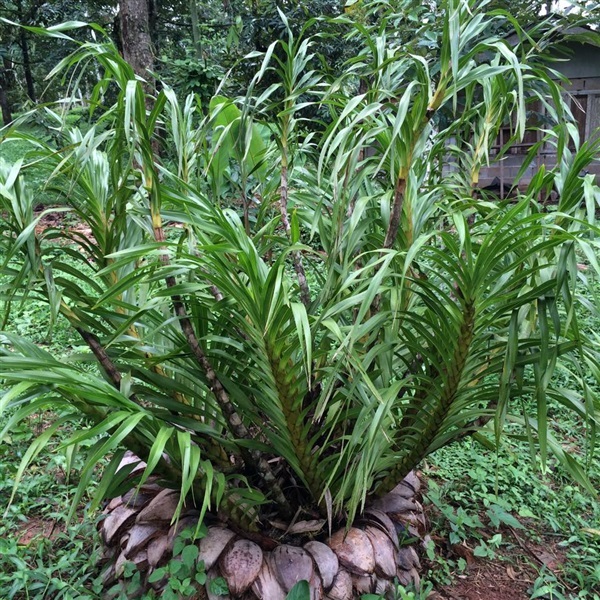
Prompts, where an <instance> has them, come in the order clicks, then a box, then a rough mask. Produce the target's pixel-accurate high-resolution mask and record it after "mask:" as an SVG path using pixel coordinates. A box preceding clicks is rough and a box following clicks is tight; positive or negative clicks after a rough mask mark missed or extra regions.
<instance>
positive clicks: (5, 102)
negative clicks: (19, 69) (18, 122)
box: [0, 57, 12, 125]
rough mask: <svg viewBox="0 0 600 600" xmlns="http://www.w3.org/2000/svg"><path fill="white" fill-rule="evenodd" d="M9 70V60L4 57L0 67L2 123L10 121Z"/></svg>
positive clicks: (5, 123)
mask: <svg viewBox="0 0 600 600" xmlns="http://www.w3.org/2000/svg"><path fill="white" fill-rule="evenodd" d="M10 83H11V72H10V61H9V60H8V58H6V57H4V58H3V60H2V66H1V67H0V110H1V111H2V122H3V125H8V124H9V123H12V111H11V108H10V101H9V99H8V90H9V89H10V87H11V86H10Z"/></svg>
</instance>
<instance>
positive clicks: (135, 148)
mask: <svg viewBox="0 0 600 600" xmlns="http://www.w3.org/2000/svg"><path fill="white" fill-rule="evenodd" d="M373 10H374V11H375V12H376V14H377V16H378V21H377V25H376V26H375V27H372V28H370V27H368V26H366V25H364V24H362V23H358V24H355V25H356V28H355V30H354V32H353V34H352V35H353V36H354V37H355V40H356V44H357V47H360V50H359V51H358V53H357V57H356V58H355V59H354V60H352V61H351V62H350V63H349V65H348V68H347V70H346V73H345V75H344V76H343V77H342V78H341V79H338V80H336V81H328V80H327V79H326V76H325V75H324V74H321V73H319V72H317V71H316V70H314V69H313V68H311V66H312V65H313V60H312V59H313V57H312V55H311V42H310V39H309V38H307V37H304V33H303V35H302V36H301V37H300V38H295V37H294V36H293V35H292V34H291V32H289V36H288V38H287V39H285V40H282V41H280V42H278V43H276V44H274V45H273V46H272V47H271V48H269V50H268V51H267V52H266V54H265V56H264V58H263V63H262V67H261V69H260V70H259V72H258V73H257V74H256V77H255V78H254V80H253V85H252V86H251V89H250V90H249V93H248V96H247V97H246V98H244V99H242V100H240V101H238V102H234V101H231V100H229V99H227V98H225V97H222V96H217V97H215V98H214V99H213V100H212V101H211V103H210V106H209V107H202V106H198V104H197V103H196V99H195V98H194V97H192V96H190V97H188V98H187V99H185V100H184V101H183V102H180V101H179V99H178V98H177V97H176V96H175V94H174V93H173V92H172V91H171V90H170V89H169V88H168V87H164V88H163V89H162V90H161V91H160V92H159V93H158V94H153V93H152V92H151V90H149V87H148V86H147V85H146V86H144V85H142V82H141V81H140V80H139V79H137V78H136V77H135V75H134V73H133V71H132V70H131V67H130V66H129V65H127V64H126V63H125V62H124V61H123V60H122V59H121V58H120V57H119V55H118V53H117V52H116V49H115V48H114V47H113V46H112V44H111V43H109V42H97V41H93V42H89V43H79V44H78V45H77V47H76V49H75V51H74V53H73V54H72V55H71V56H70V57H68V58H67V59H65V60H64V61H63V62H62V63H61V64H59V65H58V66H57V68H56V71H57V72H60V71H61V70H63V69H70V68H77V67H78V66H81V65H85V64H86V63H87V62H88V61H89V60H94V61H97V62H98V64H99V65H100V68H101V70H102V72H103V74H104V78H103V80H102V81H101V82H100V83H99V84H98V86H97V87H96V90H95V92H94V95H93V97H92V98H91V100H90V105H91V108H92V110H95V109H98V107H99V106H102V111H101V112H100V113H98V112H97V113H96V120H95V122H94V123H93V124H92V125H90V126H89V127H86V128H85V129H79V128H78V127H76V126H66V127H64V128H62V129H61V132H62V134H63V135H64V143H63V144H62V145H60V144H59V146H58V149H56V147H55V146H54V145H52V146H49V145H48V144H46V143H45V142H44V140H38V139H31V138H28V141H29V142H30V143H32V145H33V146H34V148H35V149H36V152H37V153H38V156H39V157H40V159H42V158H43V159H44V162H45V164H46V165H48V166H49V169H50V170H51V172H52V174H53V177H52V178H51V179H50V182H49V183H48V184H47V189H51V190H53V191H54V192H55V193H57V194H60V195H61V202H62V203H63V205H64V207H65V208H64V210H67V209H68V210H69V211H71V213H72V214H73V215H75V216H76V218H77V219H78V221H80V222H81V223H83V224H84V225H85V227H86V229H85V231H82V230H80V229H76V230H75V229H68V228H66V229H64V228H47V229H43V230H40V229H39V228H37V227H36V225H37V224H38V222H39V219H40V218H41V215H40V214H39V213H36V212H35V211H34V208H35V203H36V202H35V198H34V196H33V195H32V193H31V191H30V190H28V186H27V182H26V174H27V171H26V170H25V172H24V175H25V176H23V173H21V170H22V165H20V164H19V163H17V164H15V165H12V166H11V165H6V164H2V165H0V201H1V202H2V205H1V209H2V216H1V219H2V224H3V230H4V231H5V234H4V235H3V236H2V237H0V244H2V251H3V259H4V260H3V275H4V277H5V279H4V283H3V288H2V289H3V299H4V301H5V307H6V311H7V312H6V318H5V322H7V321H8V318H9V316H10V311H11V310H14V308H15V307H16V306H19V305H20V304H23V303H26V302H28V301H29V300H30V299H44V300H45V301H46V302H47V303H48V306H49V309H50V317H51V322H55V321H57V320H58V319H59V317H60V318H62V319H66V321H67V322H68V323H69V324H70V326H71V327H72V329H73V330H74V331H75V332H76V333H77V334H78V335H79V337H80V338H81V340H82V342H83V343H84V344H85V345H86V346H87V347H88V348H89V352H90V356H89V357H88V358H90V357H93V358H94V359H95V361H96V364H97V369H96V370H94V369H89V368H87V366H86V365H85V364H83V365H82V364H81V363H80V362H78V361H76V360H69V361H63V360H59V359H57V358H56V357H55V356H53V355H52V353H50V352H47V351H46V350H44V349H43V348H41V347H40V346H39V345H37V344H35V343H32V342H31V341H29V340H26V339H24V338H23V337H21V336H17V335H15V334H14V333H12V332H11V331H9V330H6V331H5V332H3V334H2V347H1V348H0V352H1V356H0V378H1V379H2V380H3V385H4V386H5V392H4V394H3V396H2V400H1V401H0V408H2V409H8V410H10V411H11V413H10V416H9V419H8V422H7V424H6V426H5V428H4V429H3V431H2V435H5V434H6V433H7V432H9V431H11V430H12V429H14V428H15V427H17V426H18V424H19V423H21V422H23V421H26V420H27V419H28V418H30V416H31V415H34V414H38V413H41V412H43V411H45V410H48V409H50V410H52V411H53V412H54V414H56V415H57V419H56V421H55V422H54V423H53V424H52V425H50V426H49V427H48V428H46V429H45V430H44V432H43V433H42V434H41V435H40V436H39V437H37V438H36V439H35V440H34V441H32V443H31V445H30V450H29V451H28V452H27V453H26V454H25V456H24V459H23V461H22V464H21V466H20V468H19V470H18V472H17V473H16V474H15V478H14V479H15V485H16V486H17V487H18V486H19V484H20V481H21V479H22V474H23V472H24V469H25V468H26V467H27V465H28V464H29V463H31V461H33V460H35V459H36V457H37V455H38V453H39V452H40V451H41V450H42V449H43V447H44V446H45V445H47V444H48V443H49V440H50V439H51V436H52V434H53V433H54V432H56V431H57V430H58V428H59V427H60V426H62V425H63V424H64V423H66V422H68V421H69V420H71V419H72V420H73V421H74V423H76V424H77V429H76V430H75V431H74V432H73V433H72V435H71V436H70V437H69V438H68V439H67V440H65V441H63V444H62V445H63V446H64V447H66V448H71V449H73V450H72V452H73V453H75V452H76V453H77V454H80V455H81V456H82V457H83V464H82V467H81V469H80V473H79V485H78V487H77V492H76V493H75V495H74V500H73V505H72V509H71V511H70V515H69V516H71V517H73V516H74V515H75V513H76V510H77V507H78V505H79V502H80V500H81V499H82V497H83V496H84V494H85V493H87V492H86V490H87V489H88V488H89V486H90V484H91V483H95V484H96V485H95V490H94V495H93V498H92V500H91V502H90V509H91V510H94V509H96V508H98V506H99V505H100V503H101V502H102V501H103V500H104V499H106V498H111V497H112V496H113V495H118V494H120V493H121V492H122V491H123V490H124V489H125V486H127V485H131V481H130V480H128V479H127V475H128V474H129V473H128V471H130V470H131V467H130V469H129V470H128V469H125V470H121V471H119V473H118V474H117V473H116V471H117V467H118V465H119V463H120V461H121V459H122V458H123V456H124V452H125V449H126V448H127V449H129V450H131V451H133V452H134V453H135V454H136V455H137V456H139V457H140V458H142V459H144V460H145V461H146V463H147V467H146V468H145V469H144V470H143V473H141V474H140V475H138V477H141V480H140V481H141V482H143V481H145V480H146V479H147V478H148V476H149V475H150V474H151V473H156V474H158V475H159V476H160V477H161V478H162V480H163V481H164V482H166V483H167V484H169V485H171V486H173V487H175V488H177V489H179V491H180V503H179V505H178V510H179V509H182V508H183V504H184V501H186V500H187V502H188V503H193V504H195V506H196V507H197V508H198V509H199V511H200V521H202V519H203V518H204V517H207V516H208V515H209V514H213V515H214V514H215V513H216V511H217V509H218V511H219V515H220V518H221V519H222V520H223V521H225V522H226V523H227V524H228V525H229V526H230V527H232V528H234V529H235V531H237V532H240V534H244V533H245V534H246V535H248V536H254V539H257V537H256V534H257V533H259V532H260V531H261V528H263V527H264V523H265V522H268V521H269V520H273V519H282V520H284V521H286V520H287V522H290V521H291V519H292V518H293V517H294V515H295V514H302V515H303V516H305V517H306V518H311V519H314V520H319V519H321V520H322V521H323V523H324V527H323V532H322V534H321V536H322V538H323V539H326V534H327V529H333V528H337V527H346V526H348V527H349V526H350V525H351V524H352V523H353V522H354V521H355V519H356V517H357V516H359V515H361V514H362V513H363V511H364V509H365V506H367V504H368V503H369V502H370V501H372V500H373V499H374V498H376V497H379V496H382V495H384V494H386V493H387V492H389V491H390V490H392V489H393V488H394V487H395V486H396V484H397V483H398V482H399V481H400V480H401V479H402V478H403V477H404V476H405V475H407V474H408V473H409V472H410V471H411V470H412V469H414V468H415V467H416V466H417V465H419V464H420V463H421V461H423V459H425V458H426V457H428V456H429V455H431V454H432V453H433V452H435V451H437V450H439V449H440V448H442V447H444V446H447V445H449V444H451V443H452V442H455V441H458V440H461V439H463V438H465V437H467V436H473V437H474V438H475V439H477V440H478V441H479V442H481V443H483V444H486V445H487V446H494V445H498V444H499V443H500V441H501V440H502V438H503V437H504V436H515V437H516V438H517V439H524V440H525V441H526V442H528V443H529V446H530V448H531V451H532V453H534V454H535V453H536V452H537V453H538V454H537V456H539V461H540V466H541V468H542V470H545V469H547V465H548V460H549V459H548V456H549V455H550V454H551V455H553V456H554V457H556V459H557V460H559V461H560V464H561V465H562V468H564V469H565V470H566V472H568V473H569V475H570V476H571V477H572V478H573V479H574V480H575V481H576V482H577V484H578V485H580V486H582V487H583V488H584V489H586V490H587V492H588V493H590V494H594V493H595V490H594V486H593V485H592V483H591V482H590V480H589V477H588V475H587V474H586V467H588V466H589V464H590V461H591V460H592V459H591V457H592V455H593V449H594V446H595V426H596V423H597V414H596V409H597V399H596V396H595V395H594V393H593V392H592V390H591V388H590V381H589V377H591V378H592V380H593V381H595V380H596V379H597V375H598V373H599V371H598V362H597V354H596V346H595V340H594V338H593V337H592V336H589V335H587V334H586V332H585V331H584V330H582V328H581V327H580V325H579V320H578V313H577V311H576V305H577V293H578V290H579V289H580V288H581V287H582V286H583V287H585V284H586V281H585V279H584V278H583V277H581V276H580V273H579V270H578V256H579V254H578V253H581V255H583V256H584V257H586V259H587V260H588V261H589V262H590V265H591V267H592V268H596V267H597V263H596V260H595V248H596V240H595V233H596V225H595V209H596V204H597V202H598V198H599V194H598V188H597V186H595V184H594V183H593V181H591V180H590V179H589V178H585V177H580V172H581V171H582V170H583V169H584V168H585V166H586V164H588V163H589V161H591V160H593V159H594V156H595V155H596V152H597V148H596V147H594V146H593V145H591V144H589V143H582V144H580V143H579V140H578V139H577V135H576V130H575V129H574V128H573V127H569V125H568V123H569V122H570V120H572V115H570V113H569V110H568V107H567V105H566V104H565V103H564V102H563V99H562V97H561V93H560V88H559V87H558V85H557V83H556V82H555V80H554V79H552V78H551V77H550V76H549V75H548V70H547V67H545V66H544V65H543V64H541V63H540V62H539V59H538V58H537V57H536V54H535V48H536V47H535V46H533V47H532V46H531V45H530V40H529V39H528V37H527V36H526V35H525V34H524V33H523V32H521V31H519V30H518V24H517V23H514V26H515V28H517V30H518V32H519V33H520V34H521V36H522V39H523V43H522V45H519V46H518V47H517V48H516V49H511V48H508V46H507V45H506V43H505V41H503V40H502V39H500V38H498V37H496V36H494V34H493V33H492V25H495V24H496V21H497V20H501V19H507V18H508V16H507V15H504V14H502V13H497V14H495V15H491V16H484V15H483V14H481V13H478V12H477V11H476V10H475V6H471V5H469V4H468V3H466V2H448V3H447V4H445V10H444V11H443V12H444V26H443V29H442V30H441V31H440V36H439V40H438V43H439V52H437V53H433V54H431V55H425V56H422V55H418V54H414V53H412V52H407V51H406V49H405V48H403V47H401V46H398V45H397V44H395V41H394V37H393V35H392V32H393V26H394V22H395V21H394V20H395V17H396V15H395V14H394V13H391V14H390V13H385V12H383V13H382V12H380V11H381V8H380V7H379V5H378V4H375V5H374V6H373ZM281 18H282V20H283V22H284V24H285V16H284V15H283V14H282V15H281ZM309 25H310V23H309ZM349 25H352V23H351V22H349ZM41 33H45V34H46V35H54V36H59V37H61V38H63V39H66V38H67V36H66V34H65V33H64V32H63V30H61V29H54V30H52V31H46V32H41ZM74 44H75V42H74ZM267 72H268V73H269V75H270V77H272V78H273V79H274V80H276V81H277V83H275V84H273V85H272V86H270V87H269V88H268V89H267V90H266V91H262V92H261V93H260V94H257V95H255V94H254V89H255V86H258V84H259V83H260V80H261V78H262V77H263V76H264V75H265V73H267ZM256 89H258V88H257V87H256ZM107 90H110V91H111V94H114V95H115V96H116V98H117V100H116V103H115V104H114V105H112V106H110V107H108V108H106V107H105V106H103V104H102V101H103V99H104V96H103V94H104V93H105V92H106V91H107ZM360 90H365V91H364V92H360V93H359V91H360ZM538 99H540V100H542V101H543V102H544V103H545V105H546V107H547V115H548V124H547V129H545V130H544V133H545V143H547V144H551V145H555V146H556V148H557V153H558V155H559V157H560V161H559V163H558V165H557V166H556V167H555V168H553V169H548V170H542V171H540V172H539V174H538V175H537V176H536V177H535V178H534V179H533V181H532V182H531V184H530V186H529V188H528V189H526V190H522V191H516V198H515V199H514V201H512V200H511V201H502V200H501V199H498V198H494V197H493V196H492V195H487V196H484V197H481V194H480V193H479V192H478V191H477V182H478V172H479V169H480V168H481V166H482V165H483V164H484V163H485V162H486V160H487V157H488V152H489V147H490V145H491V144H492V143H493V141H494V139H495V137H496V133H497V131H498V129H499V128H500V127H501V126H502V124H503V123H504V122H505V121H506V120H511V119H514V124H515V125H514V130H515V133H514V139H519V138H520V137H522V135H523V134H524V131H525V127H526V113H527V106H528V104H529V103H530V102H533V101H536V100H538ZM306 103H310V104H311V105H313V107H314V106H315V105H316V106H317V107H318V108H319V110H321V111H322V113H323V114H324V115H325V116H324V123H323V126H322V127H321V129H320V130H317V131H315V130H313V131H311V132H310V133H308V132H307V131H306V130H305V129H303V127H302V115H303V113H302V109H303V107H304V105H305V104H306ZM313 114H314V113H313ZM6 135H7V136H8V137H10V138H18V137H19V132H18V130H16V129H15V130H10V131H8V132H7V133H6ZM569 136H572V137H573V138H574V139H573V140H572V142H573V144H574V146H575V148H576V151H572V150H570V148H571V147H572V146H573V144H569V143H567V142H568V138H569ZM449 155H451V156H452V160H450V159H449ZM448 162H451V163H452V166H451V168H448ZM553 188H556V190H557V191H558V193H559V198H560V200H559V203H558V207H557V210H554V211H547V210H545V209H544V201H545V200H546V198H547V197H549V195H550V192H551V190H552V189H553ZM491 200H494V202H492V201H491ZM307 271H308V273H309V274H310V276H307ZM312 281H316V286H315V285H312V286H311V285H310V283H311V282H312ZM558 365H561V368H562V369H569V371H570V375H571V381H572V384H573V386H572V388H571V387H570V388H569V389H565V388H564V387H562V386H561V385H557V382H556V380H555V379H554V378H553V376H554V374H555V372H556V370H557V366H558ZM552 403H558V404H560V405H561V406H562V408H563V410H565V411H567V413H568V414H570V415H573V418H574V419H576V421H577V423H578V424H579V427H580V428H581V431H582V432H583V436H584V439H585V444H584V447H583V449H584V450H585V451H586V452H585V453H584V455H583V456H576V455H575V453H572V452H571V451H569V450H568V449H567V450H566V449H565V447H564V446H563V445H562V444H561V442H560V439H557V438H555V436H554V434H553V433H552V432H551V431H550V430H549V420H550V419H549V416H548V409H549V406H551V405H553V404H552ZM82 417H83V419H84V421H83V423H85V425H83V424H82V421H81V419H82ZM101 459H106V460H107V464H106V466H105V468H104V470H103V474H102V478H101V480H100V481H99V482H96V481H95V480H96V476H97V470H96V466H97V463H98V461H99V460H101ZM498 514H499V513H498ZM498 514H496V517H498ZM498 518H499V517H498ZM325 524H327V526H325ZM259 538H260V536H259ZM369 547H370V546H369ZM482 548H483V546H482ZM483 549H484V550H485V548H483ZM488 549H489V544H488ZM367 550H368V549H367ZM370 551H371V552H372V550H370ZM342 571H343V570H342ZM342 571H340V572H342ZM150 577H152V574H151V575H150ZM249 581H250V584H252V581H251V578H249ZM196 583H198V584H199V585H202V584H203V582H201V581H197V582H196ZM230 583H231V582H230ZM189 585H191V583H190V584H189ZM319 585H320V583H318V585H315V589H316V590H318V589H319ZM244 591H245V590H244ZM313 593H314V594H317V595H318V594H319V592H318V591H315V592H313Z"/></svg>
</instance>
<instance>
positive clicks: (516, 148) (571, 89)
mask: <svg viewBox="0 0 600 600" xmlns="http://www.w3.org/2000/svg"><path fill="white" fill-rule="evenodd" d="M569 33H574V34H578V33H586V34H587V35H588V36H589V34H590V33H591V32H590V31H588V30H585V29H583V28H577V30H575V29H573V30H569ZM575 39H577V38H576V37H575ZM598 44H599V45H595V44H594V43H590V42H581V41H570V42H563V43H562V44H561V45H560V47H557V50H556V52H557V59H560V60H559V61H557V62H555V63H553V64H552V68H553V69H554V70H556V71H558V72H559V73H561V74H562V75H564V76H565V77H566V78H567V79H568V80H569V83H568V84H567V85H565V90H566V92H567V95H566V99H567V101H568V102H569V105H570V107H571V112H572V113H573V117H574V118H575V120H576V122H577V128H578V130H579V138H580V140H581V141H583V140H589V139H594V138H596V137H600V129H599V128H600V35H599V36H598ZM543 119H544V114H543V108H542V107H541V106H540V105H539V103H538V104H531V105H528V121H529V123H530V124H531V125H532V126H533V127H534V128H533V129H530V130H527V131H526V133H525V136H524V139H523V141H522V142H521V143H520V144H515V145H513V146H511V147H510V148H509V150H508V151H507V152H506V153H505V154H504V156H503V157H502V158H499V159H497V160H494V159H493V156H494V154H496V153H497V152H498V151H499V150H500V148H502V147H503V146H504V144H505V142H506V140H508V139H509V138H510V135H511V128H510V126H507V127H505V128H502V129H501V131H500V135H499V136H498V139H497V140H496V144H495V146H494V148H493V150H492V152H491V155H490V161H491V163H490V166H489V167H484V168H482V169H481V171H480V175H479V186H480V187H482V188H485V187H492V188H494V189H497V190H498V191H499V193H500V195H501V196H504V195H505V194H506V193H507V192H508V191H509V190H510V188H512V187H513V186H514V185H515V184H517V185H518V186H519V187H525V186H527V184H528V183H529V182H530V181H531V178H532V177H533V176H534V175H535V173H537V171H538V169H539V167H540V166H541V165H546V166H547V167H548V168H551V167H554V166H555V165H556V153H555V149H554V147H553V146H552V145H550V144H541V145H540V146H539V148H538V150H537V152H536V157H535V159H534V160H533V161H532V162H531V164H530V165H529V166H528V168H527V170H526V171H525V173H524V174H523V176H522V177H521V178H520V179H519V181H517V176H518V174H519V171H520V170H521V167H522V166H523V161H524V157H525V155H526V154H527V153H528V152H529V150H530V149H531V148H532V146H534V145H535V144H536V143H537V142H538V141H539V140H540V139H541V135H542V133H541V132H540V131H539V130H537V129H535V125H536V122H537V123H540V122H542V123H543ZM598 158H599V160H598V161H597V163H596V164H594V165H592V166H591V167H590V169H589V171H588V172H593V173H594V174H595V175H596V178H597V179H598V180H599V181H600V156H599V157H598Z"/></svg>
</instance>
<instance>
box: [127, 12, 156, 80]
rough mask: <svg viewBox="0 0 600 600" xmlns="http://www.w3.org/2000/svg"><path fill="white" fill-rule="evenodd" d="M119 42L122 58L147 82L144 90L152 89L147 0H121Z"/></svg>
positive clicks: (151, 58) (151, 60)
mask: <svg viewBox="0 0 600 600" xmlns="http://www.w3.org/2000/svg"><path fill="white" fill-rule="evenodd" d="M120 8H121V10H120V17H121V42H122V45H123V58H124V59H125V60H126V61H127V62H128V63H129V64H130V65H131V66H132V67H133V70H134V71H135V73H136V75H139V76H140V77H142V78H143V79H144V80H146V81H147V82H148V83H147V84H146V86H145V87H146V91H147V92H151V91H152V90H153V89H154V82H153V77H152V74H151V71H152V68H153V66H154V57H153V54H152V42H151V40H150V10H149V6H148V0H121V2H120Z"/></svg>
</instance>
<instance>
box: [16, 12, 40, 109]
mask: <svg viewBox="0 0 600 600" xmlns="http://www.w3.org/2000/svg"><path fill="white" fill-rule="evenodd" d="M17 17H18V20H19V22H20V23H22V24H23V25H27V24H28V21H29V19H25V18H24V15H23V7H22V5H21V2H17ZM19 46H20V47H21V54H22V55H23V70H24V72H25V82H26V84H27V95H28V96H29V99H30V100H31V101H32V102H35V101H36V96H35V87H34V85H33V75H32V73H31V58H30V57H29V43H28V42H27V34H26V31H25V29H23V28H22V27H19Z"/></svg>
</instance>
